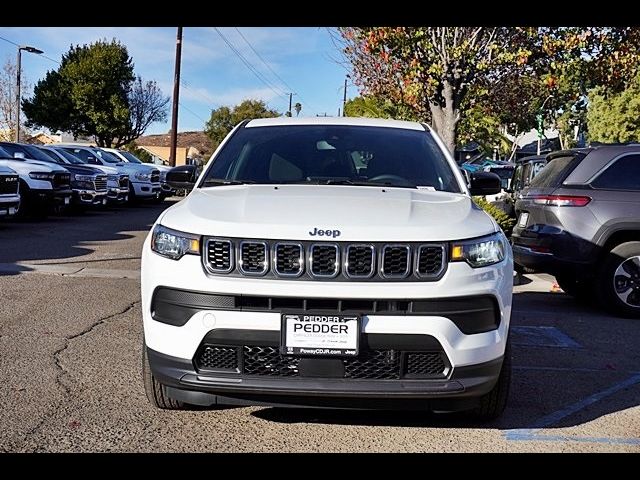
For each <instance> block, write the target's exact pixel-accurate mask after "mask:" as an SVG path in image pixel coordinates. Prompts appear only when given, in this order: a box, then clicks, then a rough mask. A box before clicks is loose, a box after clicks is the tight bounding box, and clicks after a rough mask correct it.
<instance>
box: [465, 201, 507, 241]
mask: <svg viewBox="0 0 640 480" xmlns="http://www.w3.org/2000/svg"><path fill="white" fill-rule="evenodd" d="M473 201H474V202H475V203H476V205H478V206H479V207H480V208H482V209H483V210H484V211H485V212H487V213H488V214H489V215H491V216H492V217H493V218H494V220H495V221H496V222H498V225H500V227H501V228H502V230H503V231H504V233H505V235H506V236H507V237H509V236H510V235H511V232H512V231H513V227H514V226H515V225H516V219H515V218H513V217H510V216H509V215H507V214H506V213H504V212H503V211H502V210H500V209H499V208H498V207H496V206H495V205H491V204H490V203H489V202H487V201H486V200H485V199H484V197H473Z"/></svg>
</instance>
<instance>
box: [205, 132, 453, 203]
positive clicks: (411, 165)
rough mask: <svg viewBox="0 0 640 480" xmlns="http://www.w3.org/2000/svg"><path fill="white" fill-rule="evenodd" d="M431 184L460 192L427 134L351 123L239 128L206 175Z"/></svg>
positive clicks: (270, 180)
mask: <svg viewBox="0 0 640 480" xmlns="http://www.w3.org/2000/svg"><path fill="white" fill-rule="evenodd" d="M209 179H211V180H213V179H222V180H228V181H245V182H252V183H266V184H277V183H331V182H333V183H335V182H340V183H346V184H350V183H358V184H365V185H366V184H369V185H371V184H375V183H378V184H383V185H389V186H397V187H415V186H428V187H432V188H434V189H435V190H443V191H449V192H460V187H459V185H458V182H457V181H456V178H455V176H454V174H453V171H452V169H451V167H450V166H449V163H448V162H447V160H446V157H445V155H444V154H443V153H442V151H441V150H440V148H439V147H438V145H437V144H436V142H435V140H434V139H433V137H432V136H431V134H430V133H429V132H426V131H422V130H408V129H401V128H385V127H369V126H352V125H294V126H290V125H287V126H270V127H249V128H240V129H238V130H237V131H236V133H235V134H234V135H233V136H232V137H231V138H230V139H229V140H228V142H227V143H225V145H224V147H223V148H222V150H221V151H220V152H219V154H218V155H217V156H216V158H215V159H214V160H213V162H211V166H210V167H209V170H208V171H207V174H206V175H205V177H204V179H203V183H202V185H204V184H205V183H206V182H207V180H209Z"/></svg>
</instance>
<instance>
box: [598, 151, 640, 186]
mask: <svg viewBox="0 0 640 480" xmlns="http://www.w3.org/2000/svg"><path fill="white" fill-rule="evenodd" d="M591 186H592V187H594V188H602V189H611V190H635V191H640V154H634V155H625V156H624V157H620V158H619V159H618V160H616V161H615V162H614V163H613V164H611V165H609V167H607V169H606V170H605V171H603V172H602V173H601V174H600V175H598V176H597V177H596V179H595V180H594V181H593V182H591Z"/></svg>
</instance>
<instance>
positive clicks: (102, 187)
mask: <svg viewBox="0 0 640 480" xmlns="http://www.w3.org/2000/svg"><path fill="white" fill-rule="evenodd" d="M93 188H94V189H95V190H96V192H106V191H107V176H106V175H96V176H95V178H94V180H93Z"/></svg>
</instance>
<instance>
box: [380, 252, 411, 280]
mask: <svg viewBox="0 0 640 480" xmlns="http://www.w3.org/2000/svg"><path fill="white" fill-rule="evenodd" d="M410 272H411V247H410V246H409V245H405V244H394V245H385V246H384V247H382V259H381V261H380V274H381V275H382V276H383V277H385V278H405V277H406V276H408V275H409V273H410Z"/></svg>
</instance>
